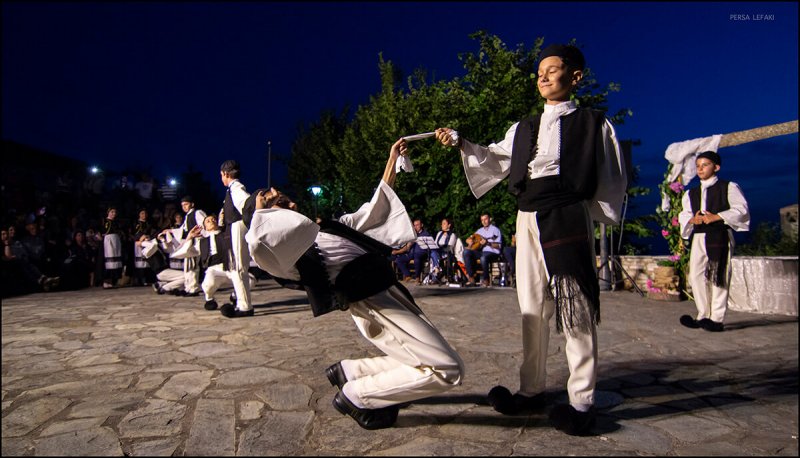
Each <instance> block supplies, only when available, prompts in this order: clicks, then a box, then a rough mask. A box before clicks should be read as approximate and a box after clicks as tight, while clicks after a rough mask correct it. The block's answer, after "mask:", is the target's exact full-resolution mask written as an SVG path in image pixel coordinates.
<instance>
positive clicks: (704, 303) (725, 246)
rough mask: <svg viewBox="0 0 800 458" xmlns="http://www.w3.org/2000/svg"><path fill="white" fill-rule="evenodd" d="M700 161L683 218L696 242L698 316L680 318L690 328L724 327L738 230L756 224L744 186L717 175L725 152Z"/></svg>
mask: <svg viewBox="0 0 800 458" xmlns="http://www.w3.org/2000/svg"><path fill="white" fill-rule="evenodd" d="M695 165H696V166H697V178H699V179H700V186H697V187H695V188H692V189H690V190H688V191H686V192H684V194H683V199H682V202H681V203H682V208H683V210H682V211H681V213H680V214H679V215H678V222H679V223H680V225H681V236H682V237H683V238H684V239H689V240H690V242H691V253H690V255H689V275H688V277H689V278H688V281H689V285H691V287H692V294H694V303H695V306H696V307H697V318H696V319H695V318H692V317H691V316H689V315H683V316H681V318H680V322H681V324H682V325H684V326H686V327H688V328H703V329H705V330H706V331H711V332H722V331H723V330H724V325H723V324H722V322H723V320H724V319H725V312H726V311H727V310H728V292H729V286H730V281H731V255H732V254H733V248H734V245H735V244H734V240H733V231H747V230H749V229H750V212H749V210H748V208H747V201H746V200H745V198H744V194H742V190H741V189H740V188H739V185H737V184H736V183H734V182H732V181H726V180H721V179H719V178H718V177H717V172H719V169H720V167H721V166H722V159H721V158H720V157H719V154H717V153H715V152H713V151H705V152H703V153H700V154H698V155H697V159H695ZM709 289H710V290H711V291H710V293H711V294H710V296H709Z"/></svg>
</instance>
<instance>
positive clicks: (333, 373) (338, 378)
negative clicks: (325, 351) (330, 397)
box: [325, 362, 347, 390]
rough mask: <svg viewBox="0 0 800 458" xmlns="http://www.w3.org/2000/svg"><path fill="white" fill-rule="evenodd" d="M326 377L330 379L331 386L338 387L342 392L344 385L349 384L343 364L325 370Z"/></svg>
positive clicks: (339, 363)
mask: <svg viewBox="0 0 800 458" xmlns="http://www.w3.org/2000/svg"><path fill="white" fill-rule="evenodd" d="M325 375H326V376H327V377H328V381H329V382H331V385H333V386H338V387H339V389H340V390H341V389H342V387H343V386H344V384H345V383H347V376H345V375H344V369H342V363H341V362H338V363H336V364H334V365H332V366H330V367H328V368H327V369H325Z"/></svg>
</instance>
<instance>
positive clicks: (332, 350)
mask: <svg viewBox="0 0 800 458" xmlns="http://www.w3.org/2000/svg"><path fill="white" fill-rule="evenodd" d="M410 289H411V291H412V293H413V294H414V295H415V297H416V298H417V300H418V303H419V304H420V305H421V307H422V308H423V310H425V312H426V313H427V314H428V316H429V317H430V318H431V320H432V321H433V322H434V323H435V324H436V325H437V326H438V327H439V329H440V330H441V331H442V334H444V336H445V337H446V338H447V339H448V340H449V341H450V342H451V343H452V344H453V346H454V347H455V348H456V349H457V350H458V351H459V353H460V354H461V356H462V358H463V359H464V361H465V364H466V377H465V379H464V383H463V385H461V386H459V387H457V388H455V389H454V390H452V391H451V392H448V393H446V394H444V395H441V396H437V397H434V398H429V399H425V400H421V401H418V402H414V403H411V404H409V405H407V406H405V407H404V408H403V409H402V410H401V412H400V416H399V419H398V421H397V424H396V426H395V427H393V428H391V429H386V430H380V431H366V430H364V429H361V428H360V427H358V425H357V424H356V423H355V422H354V421H352V420H351V419H350V418H349V417H345V416H342V415H340V414H339V413H338V412H336V411H335V410H334V409H333V407H332V406H331V400H332V399H333V395H334V393H335V388H334V387H331V386H330V385H329V383H328V380H327V379H326V378H325V376H324V369H325V368H326V367H328V365H330V364H332V363H333V362H336V361H338V360H341V359H344V358H353V357H364V356H375V355H376V354H377V353H376V351H375V349H374V348H373V347H372V346H371V345H370V344H369V343H367V342H366V341H365V340H364V339H363V338H362V337H361V336H360V335H359V334H358V332H357V331H356V328H355V326H354V325H353V322H352V319H351V318H350V316H349V314H347V313H342V312H337V313H332V314H328V315H325V316H322V317H319V318H313V317H312V315H311V311H310V308H309V305H308V302H307V301H306V299H305V297H304V295H303V294H302V293H299V292H297V291H292V290H287V289H282V288H279V287H278V286H277V285H276V284H275V283H274V282H272V281H271V280H266V281H260V282H259V284H258V285H257V287H256V288H255V290H254V292H253V302H254V304H256V308H255V310H256V314H255V317H252V318H241V319H233V320H231V319H227V318H224V317H223V316H221V315H220V313H219V312H217V311H214V312H208V311H205V310H204V309H203V306H202V302H203V301H202V299H201V298H179V297H173V296H159V295H156V294H154V293H153V292H152V290H151V289H150V288H146V287H142V288H121V289H114V290H102V289H87V290H82V291H73V292H60V293H49V294H45V293H42V294H32V295H28V296H21V297H14V298H8V299H5V300H3V302H2V455H4V456H34V455H37V456H38V455H80V456H93V455H104V456H109V455H110V456H121V455H130V456H169V455H191V456H202V455H208V456H229V455H280V456H287V455H393V456H394V455H472V456H490V455H491V456H511V455H607V456H612V455H613V456H623V455H631V456H640V455H644V456H651V455H718V456H732V455H734V456H739V455H745V456H755V455H777V456H784V455H785V456H797V454H798V448H797V421H798V410H797V405H798V357H797V349H798V322H797V318H796V317H789V316H776V315H758V314H752V313H744V312H733V311H731V312H729V314H728V317H727V320H726V326H727V329H726V331H725V332H723V333H709V332H705V331H703V330H691V329H686V328H684V327H682V326H681V325H680V324H678V317H679V316H680V315H682V314H686V313H689V314H692V313H694V312H693V311H694V305H693V303H691V302H689V301H685V302H679V303H670V302H657V301H653V300H649V299H645V298H642V297H640V296H639V295H638V294H636V293H633V292H628V291H617V292H603V293H602V294H601V301H602V321H601V324H600V327H599V337H598V339H599V345H600V360H599V380H598V385H597V388H598V391H597V407H598V408H599V416H598V424H597V426H596V428H595V430H594V433H595V434H594V435H593V436H590V437H580V438H577V437H571V436H567V435H565V434H563V433H560V432H559V431H556V430H554V429H553V428H551V427H550V426H549V425H548V423H547V413H548V412H547V411H545V412H542V413H536V414H530V415H521V416H513V417H508V416H502V415H500V414H498V413H496V412H495V411H494V410H492V408H491V407H490V406H488V405H487V403H486V398H485V395H486V393H487V392H488V391H489V389H490V388H491V387H493V386H495V385H497V384H503V385H506V386H508V387H510V388H511V389H512V390H514V389H516V388H517V384H518V375H517V373H518V367H519V360H520V356H521V351H520V345H521V337H520V336H521V329H520V328H521V326H520V317H519V311H518V307H517V300H516V293H515V291H514V290H513V289H510V288H489V289H478V288H470V289H458V288H448V287H436V286H411V287H410ZM227 294H228V293H227V292H222V295H221V297H226V296H227ZM548 369H549V372H548V379H547V380H548V392H549V394H550V396H551V398H552V399H553V400H554V401H564V400H565V399H566V393H565V391H564V386H565V382H566V379H567V376H568V371H567V367H566V358H565V356H564V338H563V336H561V335H558V334H556V333H555V331H554V330H553V332H552V337H551V344H550V349H549V357H548Z"/></svg>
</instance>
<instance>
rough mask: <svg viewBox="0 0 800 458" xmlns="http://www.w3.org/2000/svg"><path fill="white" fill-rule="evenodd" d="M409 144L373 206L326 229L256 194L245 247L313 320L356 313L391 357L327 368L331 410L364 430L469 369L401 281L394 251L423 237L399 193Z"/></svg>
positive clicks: (389, 167) (388, 422)
mask: <svg viewBox="0 0 800 458" xmlns="http://www.w3.org/2000/svg"><path fill="white" fill-rule="evenodd" d="M401 154H402V155H405V154H406V143H405V140H403V139H400V140H398V141H397V142H395V143H394V144H393V145H392V148H391V150H390V153H389V160H388V162H387V164H386V169H385V171H384V174H383V179H382V180H381V182H380V183H379V185H378V188H377V189H376V191H375V194H374V196H373V197H372V200H371V201H370V202H368V203H365V204H364V205H362V206H361V208H359V209H358V210H357V211H356V212H355V213H352V214H348V215H344V216H342V217H341V218H339V220H338V221H322V222H321V223H320V224H319V225H318V224H315V223H314V222H313V221H311V220H310V219H308V218H306V217H305V216H303V215H301V214H300V213H298V212H296V211H293V210H291V209H290V208H295V206H294V203H293V202H291V201H290V200H289V199H288V198H287V197H286V196H285V195H283V194H281V193H279V192H278V191H276V190H275V189H274V188H272V189H270V190H269V191H262V192H259V193H258V198H257V200H256V205H255V207H256V210H255V213H254V215H253V217H252V221H251V224H250V230H249V231H248V233H247V235H246V240H247V242H248V245H249V247H250V252H251V254H252V256H253V259H255V261H256V263H257V264H258V266H259V267H260V268H262V269H264V270H266V271H267V272H269V273H270V274H271V275H273V276H274V277H276V279H279V280H278V281H279V282H281V283H282V284H284V286H288V287H291V286H292V285H291V284H292V283H294V285H299V287H302V288H303V289H304V290H305V291H306V293H307V294H308V298H309V301H310V303H311V308H312V312H313V313H314V316H319V315H322V314H325V313H328V312H330V311H332V310H349V312H350V314H351V315H352V317H353V320H354V321H355V323H356V327H357V328H358V330H359V331H360V332H361V334H362V335H363V336H364V337H365V338H366V339H367V340H369V341H370V342H372V343H373V344H374V345H375V346H376V347H378V348H379V349H380V350H381V351H382V352H384V354H385V356H378V357H372V358H362V359H345V360H342V361H340V362H338V363H336V364H333V365H332V366H330V367H328V368H327V369H326V371H325V372H326V376H327V377H328V380H329V381H330V382H331V384H332V385H336V386H338V387H339V389H340V391H339V392H337V393H336V395H335V397H334V399H333V406H334V408H335V409H336V410H337V411H339V412H340V413H341V414H343V415H345V414H346V415H349V416H350V417H352V418H353V419H354V420H355V421H356V422H357V423H358V424H359V425H360V426H361V427H363V428H365V429H380V428H387V427H390V426H392V425H393V424H394V423H395V421H396V419H397V415H398V412H399V407H398V405H399V404H401V403H404V402H409V401H414V400H417V399H421V398H425V397H429V396H432V395H437V394H440V393H442V392H444V391H447V390H449V389H451V388H453V387H455V386H457V385H459V384H461V381H462V378H463V375H464V363H463V362H462V360H461V358H460V357H459V355H458V353H456V351H455V350H454V349H453V348H452V347H451V346H450V344H448V342H447V341H446V340H445V339H444V337H442V335H441V333H440V332H439V331H438V330H437V329H436V327H435V326H434V325H433V324H432V323H431V321H430V320H429V319H428V318H427V317H426V316H425V314H424V313H423V312H422V310H420V308H419V307H418V306H417V304H416V303H415V302H414V299H413V297H412V296H411V295H410V294H409V292H408V290H406V289H405V288H404V287H403V286H402V285H401V284H400V283H398V281H397V278H396V276H395V274H394V270H393V269H392V266H391V263H390V262H389V260H388V256H389V253H390V252H391V247H392V246H398V245H402V244H404V243H406V242H408V241H411V240H414V238H415V237H416V234H415V232H414V228H413V226H412V224H411V220H410V218H409V216H408V213H407V212H406V209H405V207H404V206H403V203H402V202H401V201H400V199H399V198H398V197H397V195H396V194H395V193H394V191H393V190H392V185H393V184H394V181H395V177H396V175H395V163H396V161H397V159H398V157H399V156H400V155H401Z"/></svg>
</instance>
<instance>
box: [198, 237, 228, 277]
mask: <svg viewBox="0 0 800 458" xmlns="http://www.w3.org/2000/svg"><path fill="white" fill-rule="evenodd" d="M211 237H214V243H215V244H216V245H217V252H216V253H214V254H213V255H212V254H211ZM228 250H229V247H228V245H227V240H226V238H225V236H224V235H223V234H222V233H219V234H211V235H209V236H208V237H204V238H202V239H200V265H201V266H203V268H204V269H207V268H208V267H209V266H213V265H215V264H220V263H222V268H223V269H225V270H228V269H229V264H228V256H227V253H228Z"/></svg>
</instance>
